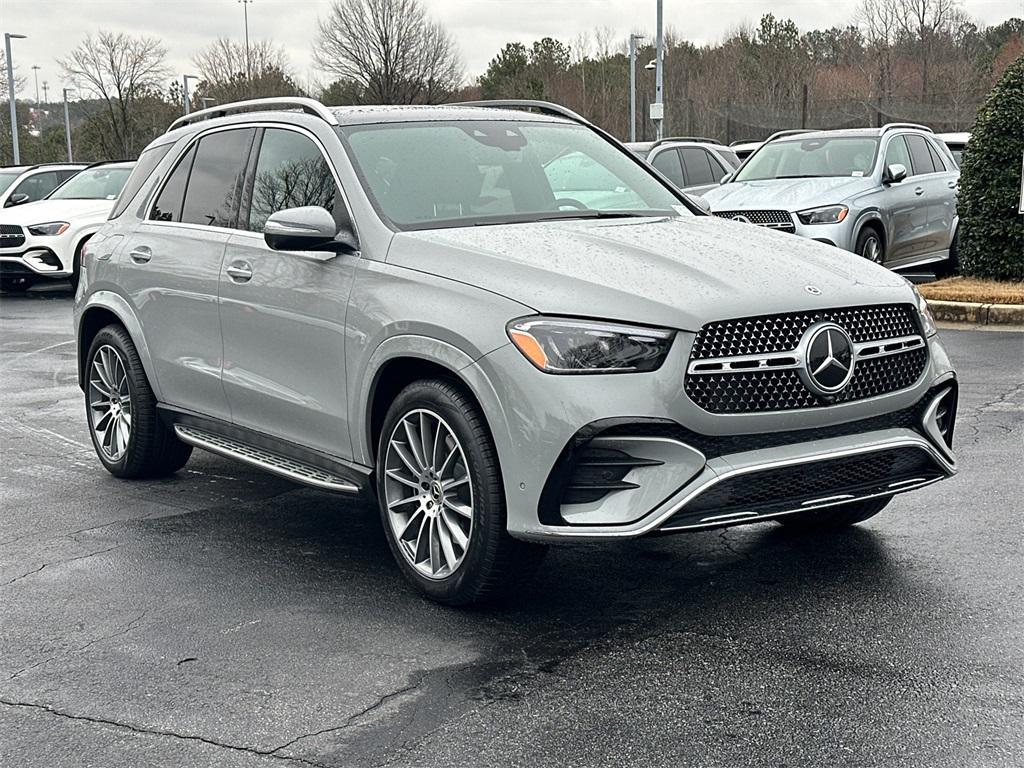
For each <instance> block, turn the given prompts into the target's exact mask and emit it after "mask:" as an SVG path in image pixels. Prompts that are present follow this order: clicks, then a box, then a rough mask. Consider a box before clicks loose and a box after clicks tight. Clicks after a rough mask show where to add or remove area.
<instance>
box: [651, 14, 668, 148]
mask: <svg viewBox="0 0 1024 768" xmlns="http://www.w3.org/2000/svg"><path fill="white" fill-rule="evenodd" d="M662 5H663V0H658V45H657V52H656V53H655V61H657V73H656V79H655V84H654V104H652V105H651V119H652V120H654V122H655V123H656V124H657V126H658V138H659V139H660V138H661V137H662V126H663V125H664V122H665V102H664V100H663V98H662V69H663V68H664V59H665V50H664V45H665V36H664V35H663V34H662V27H663V22H664V13H663V8H662Z"/></svg>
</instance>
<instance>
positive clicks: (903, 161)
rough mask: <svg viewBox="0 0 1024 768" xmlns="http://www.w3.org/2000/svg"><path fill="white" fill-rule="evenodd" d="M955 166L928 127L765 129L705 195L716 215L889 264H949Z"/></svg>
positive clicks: (946, 268) (951, 267)
mask: <svg viewBox="0 0 1024 768" xmlns="http://www.w3.org/2000/svg"><path fill="white" fill-rule="evenodd" d="M959 179H960V169H959V167H958V166H957V164H956V161H955V160H954V159H953V155H952V153H951V152H950V150H949V148H948V147H947V146H946V145H945V144H943V143H942V142H941V141H939V140H938V139H937V138H936V137H935V134H933V133H932V132H931V130H930V129H928V128H925V127H923V126H919V125H913V124H909V123H893V124H890V125H886V126H884V127H882V128H862V129H855V130H840V131H817V132H800V133H798V134H795V135H793V134H790V135H780V134H776V136H775V137H773V138H771V139H769V140H768V141H766V142H765V143H764V144H762V145H761V146H760V147H759V148H758V149H757V151H756V152H754V153H753V154H752V155H751V156H750V157H749V158H747V160H746V162H745V163H744V164H743V166H742V167H741V168H740V169H739V170H738V171H736V173H734V174H733V175H732V176H731V177H730V178H729V179H728V180H727V181H726V182H725V183H723V184H722V185H721V186H719V187H715V188H713V189H710V190H708V191H707V192H705V193H704V198H705V199H706V200H707V201H708V203H709V204H710V205H711V210H712V211H713V212H714V214H715V215H716V216H720V217H722V218H727V219H735V220H737V221H743V222H749V223H751V224H756V225H758V226H762V227H769V228H772V229H777V230H779V231H781V232H789V233H795V234H798V235H801V236H803V237H807V238H811V239H813V240H817V241H819V242H822V243H827V244H829V245H835V246H838V247H839V248H843V249H844V250H847V251H853V252H854V253H857V254H860V255H861V256H864V257H865V258H867V259H870V260H871V261H874V262H876V263H878V264H884V265H885V266H887V267H891V268H894V269H895V268H908V267H919V266H923V265H932V266H934V267H935V268H936V269H937V270H938V271H939V272H942V273H946V272H953V271H955V269H956V238H957V228H958V226H959V218H958V217H957V213H956V193H957V184H958V182H959Z"/></svg>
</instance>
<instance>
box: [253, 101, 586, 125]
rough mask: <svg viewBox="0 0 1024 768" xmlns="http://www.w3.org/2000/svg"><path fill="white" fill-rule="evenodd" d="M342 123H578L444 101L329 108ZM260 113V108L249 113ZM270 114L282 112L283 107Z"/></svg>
mask: <svg viewBox="0 0 1024 768" xmlns="http://www.w3.org/2000/svg"><path fill="white" fill-rule="evenodd" d="M329 109H330V110H331V112H332V113H334V117H335V118H336V119H337V121H338V123H339V124H340V125H372V124H375V123H408V122H431V121H447V120H491V121H494V120H509V121H513V120H514V121H516V122H524V121H529V122H537V123H563V124H568V125H575V124H576V123H574V121H572V120H568V119H566V118H564V117H557V116H554V115H543V114H538V113H536V112H524V111H523V110H519V109H501V108H498V107H464V106H458V105H454V104H453V105H445V104H439V105H434V104H409V105H380V104H374V105H362V106H354V107H330V108H329ZM247 114H250V115H255V114H260V113H257V112H250V113H247ZM271 114H275V115H280V114H281V112H280V111H275V112H272V113H271Z"/></svg>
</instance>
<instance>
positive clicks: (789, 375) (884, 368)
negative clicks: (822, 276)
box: [684, 304, 928, 414]
mask: <svg viewBox="0 0 1024 768" xmlns="http://www.w3.org/2000/svg"><path fill="white" fill-rule="evenodd" d="M821 320H830V321H832V322H834V323H836V324H837V325H840V326H842V327H843V328H845V329H846V331H847V332H848V333H849V334H850V337H851V339H853V342H854V343H855V344H858V343H863V342H873V341H881V340H885V339H895V338H900V337H906V336H915V335H918V334H920V330H919V328H918V325H917V318H916V316H915V309H914V307H913V306H912V305H910V304H888V305H881V306H870V307H845V308H841V309H832V310H816V311H809V312H793V313H788V314H782V315H770V316H762V317H746V318H740V319H738V320H725V321H721V322H715V323H709V324H708V325H705V326H704V327H703V328H701V330H700V332H699V333H698V334H697V336H696V338H695V339H694V342H693V348H692V350H691V353H690V359H691V361H694V360H707V359H713V358H723V357H726V358H727V357H736V356H741V355H760V354H770V353H777V352H791V351H795V350H796V349H797V347H798V346H799V344H800V340H801V338H802V337H803V335H804V333H805V332H806V331H807V329H808V328H809V327H810V326H811V325H812V324H814V323H816V322H818V321H821ZM927 363H928V352H927V348H926V347H924V346H920V347H916V348H913V349H909V350H906V351H904V352H900V353H897V354H892V355H886V356H884V357H876V358H866V359H861V360H859V361H858V362H857V365H856V368H855V370H854V374H853V378H852V379H851V381H850V383H849V384H848V385H847V386H846V388H845V389H844V390H842V391H841V392H840V393H838V394H837V395H835V396H833V397H832V398H829V399H828V400H827V401H823V400H822V399H819V398H818V396H817V395H815V394H814V393H812V392H811V391H810V390H809V389H807V387H806V386H805V385H804V383H803V381H802V380H801V378H800V375H799V373H798V372H797V371H796V370H795V369H792V368H788V369H781V370H773V369H770V368H768V369H763V370H734V371H724V372H720V373H718V372H716V373H703V374H699V375H694V374H690V375H688V376H687V377H686V382H685V387H684V388H685V391H686V394H687V396H688V397H689V398H690V399H691V400H692V401H693V402H694V403H696V404H697V405H698V406H700V407H701V408H703V409H704V410H706V411H709V412H711V413H723V414H735V413H756V412H759V411H788V410H796V409H800V408H814V407H821V406H824V405H833V404H836V403H844V402H850V401H852V400H863V399H865V398H869V397H877V396H879V395H884V394H888V393H890V392H897V391H899V390H901V389H906V388H907V387H910V386H912V385H913V384H914V383H915V382H916V381H917V380H918V378H920V376H921V374H922V373H923V372H924V369H925V366H926V365H927Z"/></svg>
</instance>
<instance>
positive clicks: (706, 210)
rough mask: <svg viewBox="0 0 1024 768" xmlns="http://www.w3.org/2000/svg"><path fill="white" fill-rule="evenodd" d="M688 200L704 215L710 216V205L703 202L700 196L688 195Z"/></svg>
mask: <svg viewBox="0 0 1024 768" xmlns="http://www.w3.org/2000/svg"><path fill="white" fill-rule="evenodd" d="M690 199H691V200H692V201H693V202H694V203H696V205H697V207H698V208H700V209H701V210H702V211H704V213H706V214H708V215H710V214H711V203H709V202H708V201H707V200H705V199H704V198H703V197H701V196H700V195H690Z"/></svg>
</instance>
